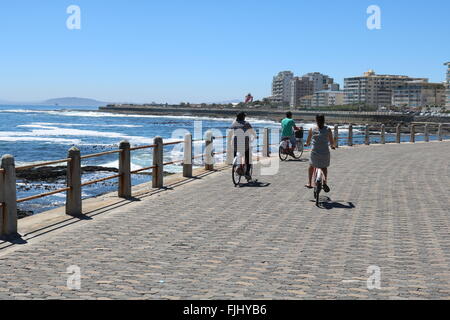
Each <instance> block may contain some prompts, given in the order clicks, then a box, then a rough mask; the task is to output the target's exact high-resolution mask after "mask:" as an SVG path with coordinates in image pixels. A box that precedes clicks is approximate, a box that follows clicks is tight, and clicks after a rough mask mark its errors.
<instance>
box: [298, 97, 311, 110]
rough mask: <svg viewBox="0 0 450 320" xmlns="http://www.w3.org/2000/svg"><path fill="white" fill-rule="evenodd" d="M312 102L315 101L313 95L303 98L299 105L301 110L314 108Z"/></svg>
mask: <svg viewBox="0 0 450 320" xmlns="http://www.w3.org/2000/svg"><path fill="white" fill-rule="evenodd" d="M312 100H313V96H312V95H309V96H304V97H301V98H300V101H299V104H298V105H299V106H300V107H301V108H307V109H308V108H311V107H312Z"/></svg>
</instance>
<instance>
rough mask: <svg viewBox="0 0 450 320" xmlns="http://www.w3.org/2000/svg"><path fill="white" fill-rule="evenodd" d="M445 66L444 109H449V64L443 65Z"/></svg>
mask: <svg viewBox="0 0 450 320" xmlns="http://www.w3.org/2000/svg"><path fill="white" fill-rule="evenodd" d="M444 65H446V66H447V80H446V81H445V86H446V99H445V107H446V108H447V109H450V62H447V63H445V64H444Z"/></svg>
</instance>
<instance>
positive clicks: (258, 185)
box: [239, 181, 270, 188]
mask: <svg viewBox="0 0 450 320" xmlns="http://www.w3.org/2000/svg"><path fill="white" fill-rule="evenodd" d="M268 186H270V183H268V182H260V181H256V182H250V183H244V184H241V185H240V186H239V187H240V188H244V187H248V188H266V187H268Z"/></svg>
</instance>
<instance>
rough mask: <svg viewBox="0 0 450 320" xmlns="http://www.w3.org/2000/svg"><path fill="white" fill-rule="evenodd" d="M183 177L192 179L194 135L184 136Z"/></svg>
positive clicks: (187, 134)
mask: <svg viewBox="0 0 450 320" xmlns="http://www.w3.org/2000/svg"><path fill="white" fill-rule="evenodd" d="M183 149H184V160H183V177H185V178H192V134H190V133H186V134H185V135H184V148H183Z"/></svg>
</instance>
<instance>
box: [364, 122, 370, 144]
mask: <svg viewBox="0 0 450 320" xmlns="http://www.w3.org/2000/svg"><path fill="white" fill-rule="evenodd" d="M365 136H366V137H365V141H364V143H365V145H367V146H368V145H369V144H370V131H369V125H368V124H366V134H365Z"/></svg>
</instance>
